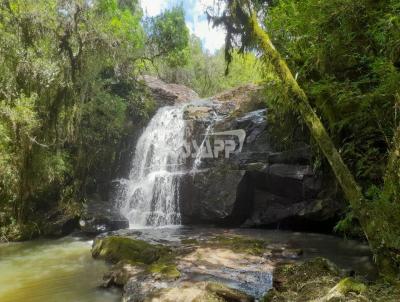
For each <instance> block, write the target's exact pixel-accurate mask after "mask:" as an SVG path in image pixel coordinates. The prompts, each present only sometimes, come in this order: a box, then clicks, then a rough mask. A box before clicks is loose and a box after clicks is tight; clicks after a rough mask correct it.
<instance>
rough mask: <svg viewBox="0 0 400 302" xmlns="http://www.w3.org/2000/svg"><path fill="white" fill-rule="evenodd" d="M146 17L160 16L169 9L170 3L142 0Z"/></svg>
mask: <svg viewBox="0 0 400 302" xmlns="http://www.w3.org/2000/svg"><path fill="white" fill-rule="evenodd" d="M140 2H141V5H142V8H143V11H144V13H145V15H147V16H149V17H153V16H156V15H158V14H160V13H161V12H162V11H163V10H164V9H165V8H167V4H168V2H167V1H165V0H140Z"/></svg>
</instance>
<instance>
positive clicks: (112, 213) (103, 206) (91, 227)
mask: <svg viewBox="0 0 400 302" xmlns="http://www.w3.org/2000/svg"><path fill="white" fill-rule="evenodd" d="M79 224H80V227H81V230H82V231H83V232H85V233H88V234H100V233H103V232H110V231H115V230H119V229H125V228H129V221H128V220H127V219H126V218H125V217H123V216H122V215H121V214H120V213H119V210H118V209H116V208H115V206H114V205H112V204H111V202H109V201H102V200H101V199H100V198H99V197H98V196H97V197H96V198H92V199H89V201H88V202H87V204H86V207H85V211H84V214H83V215H82V217H81V219H80V221H79Z"/></svg>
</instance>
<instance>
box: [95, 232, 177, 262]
mask: <svg viewBox="0 0 400 302" xmlns="http://www.w3.org/2000/svg"><path fill="white" fill-rule="evenodd" d="M169 253H171V250H170V249H168V248H167V247H164V246H161V245H153V244H150V243H147V242H145V241H143V240H137V239H132V238H126V237H117V236H111V237H98V238H96V239H95V241H94V242H93V247H92V256H93V257H94V258H98V259H104V260H106V261H109V262H111V263H118V262H120V261H130V262H131V263H133V264H152V263H154V262H156V261H157V260H159V259H160V258H161V257H163V256H165V255H167V254H169Z"/></svg>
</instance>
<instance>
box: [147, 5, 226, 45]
mask: <svg viewBox="0 0 400 302" xmlns="http://www.w3.org/2000/svg"><path fill="white" fill-rule="evenodd" d="M179 3H181V2H177V0H141V4H142V8H143V11H144V13H145V14H146V15H147V16H156V15H158V14H160V13H161V12H162V11H163V10H165V9H167V8H168V7H171V6H173V5H176V4H179ZM213 5H214V0H192V1H187V2H185V3H183V6H184V8H185V13H186V25H187V27H188V28H189V29H190V32H191V33H192V34H195V35H196V36H198V37H199V38H200V39H201V41H202V42H203V47H204V48H205V49H207V50H208V51H210V52H215V51H216V50H218V49H220V48H221V47H222V46H223V45H224V43H225V31H224V30H222V29H220V28H212V25H211V24H208V21H207V19H206V14H205V10H206V9H207V7H209V6H213Z"/></svg>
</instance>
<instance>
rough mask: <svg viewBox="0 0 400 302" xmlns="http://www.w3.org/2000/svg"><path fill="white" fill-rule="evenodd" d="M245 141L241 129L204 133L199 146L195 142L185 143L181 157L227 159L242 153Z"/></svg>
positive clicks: (243, 132)
mask: <svg viewBox="0 0 400 302" xmlns="http://www.w3.org/2000/svg"><path fill="white" fill-rule="evenodd" d="M207 132H208V131H207ZM245 139H246V131H244V130H243V129H237V130H229V131H223V132H214V133H206V134H204V139H203V141H202V142H201V143H200V144H198V142H197V141H196V140H192V141H191V142H190V143H186V144H185V146H183V152H182V157H183V158H185V159H187V158H190V157H192V158H196V159H199V158H201V159H203V158H214V159H216V158H220V157H224V158H225V159H229V158H230V156H231V155H232V154H235V153H240V152H241V151H242V149H243V145H244V141H245Z"/></svg>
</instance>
